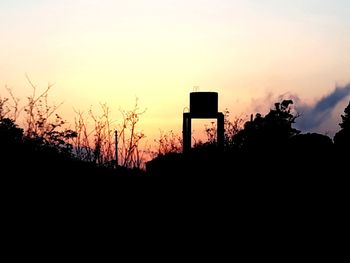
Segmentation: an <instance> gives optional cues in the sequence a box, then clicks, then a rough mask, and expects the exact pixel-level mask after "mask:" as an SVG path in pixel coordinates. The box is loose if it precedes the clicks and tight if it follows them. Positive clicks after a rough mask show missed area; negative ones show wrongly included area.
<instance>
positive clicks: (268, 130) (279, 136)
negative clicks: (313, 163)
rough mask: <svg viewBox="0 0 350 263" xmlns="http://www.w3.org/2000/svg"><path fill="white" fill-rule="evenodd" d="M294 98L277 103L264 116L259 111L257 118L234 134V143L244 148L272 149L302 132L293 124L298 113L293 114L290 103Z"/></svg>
mask: <svg viewBox="0 0 350 263" xmlns="http://www.w3.org/2000/svg"><path fill="white" fill-rule="evenodd" d="M291 104H293V101H292V100H283V101H282V102H281V103H275V108H274V109H271V110H270V112H269V113H268V114H267V115H266V116H265V117H263V116H262V115H261V114H260V113H257V114H256V116H255V118H254V119H253V118H252V119H251V121H248V122H246V123H245V124H244V129H243V130H241V131H240V132H238V133H237V134H236V136H234V139H233V141H234V144H235V145H236V146H237V147H238V148H239V149H242V150H248V151H250V150H258V149H264V148H266V149H268V148H269V149H272V148H275V147H279V146H281V145H283V144H285V143H286V142H287V140H288V139H289V138H291V137H292V136H294V135H297V134H299V133H300V131H298V130H296V129H294V128H293V127H292V124H293V123H294V122H295V119H296V118H297V117H298V115H293V114H292V112H291V107H290V105H291Z"/></svg>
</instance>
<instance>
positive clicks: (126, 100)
mask: <svg viewBox="0 0 350 263" xmlns="http://www.w3.org/2000/svg"><path fill="white" fill-rule="evenodd" d="M13 2H15V3H13ZM349 14H350V4H349V2H348V1H343V0H338V1H327V0H317V1H315V0H305V1H300V0H296V1H276V0H266V1H254V0H248V1H243V0H242V1H241V0H237V1H234V0H233V1H229V0H221V1H217V0H187V1H185V0H177V1H172V0H147V1H146V0H144V1H142V0H139V1H137V0H128V1H118V0H115V1H112V0H104V1H100V0H99V1H97V0H85V1H68V0H62V1H50V0H47V1H43V0H28V1H21V0H19V1H6V0H5V1H2V2H1V3H0V32H1V41H0V91H1V93H0V94H1V95H2V96H4V95H3V94H5V91H4V90H5V89H4V88H5V86H6V85H7V86H8V87H10V88H12V89H13V90H14V92H15V93H16V94H17V95H18V96H19V97H22V96H23V97H25V96H26V95H27V94H29V93H30V88H29V85H28V83H27V81H26V78H25V74H28V75H29V76H30V78H31V79H32V80H33V82H34V83H36V84H37V85H38V87H40V88H41V89H44V88H45V86H47V83H55V86H54V88H53V91H52V94H51V97H52V98H53V100H54V101H56V102H60V101H64V106H63V107H62V108H61V111H62V112H63V114H64V116H65V117H66V119H68V120H70V119H71V118H72V115H73V107H74V108H75V109H81V110H85V111H87V109H88V108H89V107H90V105H95V106H96V107H97V106H98V103H100V102H107V103H108V105H109V106H110V107H111V109H112V111H113V112H114V113H115V118H120V116H119V115H118V110H119V108H124V109H126V108H130V107H132V105H133V103H134V98H135V96H137V97H138V98H139V101H140V106H141V107H142V108H147V112H146V114H145V115H144V118H143V119H142V129H143V130H144V131H145V133H146V134H148V135H149V136H150V137H152V136H155V135H156V134H158V130H159V129H162V130H170V129H173V130H177V131H178V132H180V131H181V121H182V119H181V118H182V112H183V108H184V107H186V106H188V97H189V95H188V94H189V92H191V91H192V90H193V86H199V90H200V91H217V92H219V100H220V101H219V104H220V109H221V110H223V109H225V108H229V109H230V111H231V112H232V115H240V114H241V113H247V114H250V112H249V111H250V110H251V109H252V105H251V103H252V99H255V98H261V97H264V96H265V94H266V93H268V92H273V93H274V94H276V95H279V94H283V93H286V92H291V93H294V94H298V95H299V96H300V98H301V99H302V100H304V101H305V102H309V103H311V102H312V101H313V100H315V99H317V98H319V97H321V96H323V95H324V94H326V93H328V92H330V91H331V90H332V89H333V88H334V85H335V83H339V84H345V83H347V82H349V81H350V53H349V47H350V20H349V19H348V17H349Z"/></svg>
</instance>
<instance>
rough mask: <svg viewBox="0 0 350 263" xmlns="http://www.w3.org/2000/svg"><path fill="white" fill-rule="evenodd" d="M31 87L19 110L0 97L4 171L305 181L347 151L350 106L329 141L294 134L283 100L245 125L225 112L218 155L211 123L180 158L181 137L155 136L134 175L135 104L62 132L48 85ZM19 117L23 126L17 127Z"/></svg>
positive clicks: (83, 117)
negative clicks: (39, 90)
mask: <svg viewBox="0 0 350 263" xmlns="http://www.w3.org/2000/svg"><path fill="white" fill-rule="evenodd" d="M31 87H32V89H33V92H32V95H31V96H29V97H28V98H27V103H26V105H25V106H23V107H22V108H20V107H19V99H17V98H16V97H15V96H14V95H13V94H12V92H11V91H9V92H10V93H9V94H10V96H9V97H10V98H0V146H1V148H0V154H1V156H0V157H1V161H2V164H1V166H2V170H3V171H10V172H7V173H20V174H41V175H45V176H50V174H51V173H52V172H55V173H60V174H61V175H68V174H69V175H70V176H78V175H81V176H84V175H86V174H95V175H102V174H104V175H119V176H120V175H142V174H144V175H156V176H175V177H177V178H181V177H186V178H192V177H193V178H195V177H198V176H201V177H203V176H209V177H213V176H216V177H223V176H226V177H228V178H231V179H232V178H235V180H240V179H242V178H245V179H247V178H250V177H251V176H253V177H254V178H255V177H259V178H266V176H274V178H284V179H286V178H289V179H290V178H292V177H294V178H295V177H300V175H301V174H303V173H306V174H307V177H304V178H303V179H302V180H306V178H315V176H320V175H321V174H329V175H331V174H334V173H336V172H337V171H338V169H340V167H341V162H342V161H344V160H345V159H346V158H347V157H346V154H347V152H348V149H349V146H350V117H349V114H350V102H349V105H348V106H347V107H346V108H345V110H344V114H343V115H341V118H342V122H341V123H340V124H339V125H340V128H341V129H340V131H339V132H337V133H336V135H335V137H334V143H333V141H332V139H331V138H329V137H328V136H326V135H321V134H317V133H307V134H301V132H300V131H299V130H297V129H295V128H294V127H293V124H294V123H295V122H297V119H298V117H299V114H298V113H296V112H295V111H294V110H293V108H292V107H291V106H292V104H293V101H292V100H283V101H281V102H278V103H275V104H274V107H273V108H272V109H271V110H270V111H269V112H268V113H267V114H266V115H262V114H261V113H257V114H256V115H255V116H254V117H253V116H251V118H250V120H248V121H246V122H245V123H244V120H243V119H242V118H236V119H234V120H233V121H231V120H230V118H229V112H228V111H227V110H226V111H225V113H224V115H225V123H224V125H225V138H224V139H225V142H224V149H223V150H220V149H219V148H218V147H217V146H216V144H217V141H216V138H217V137H216V133H217V127H216V124H215V123H212V124H211V126H206V127H205V132H206V135H207V142H205V143H197V144H195V146H194V148H193V149H192V150H191V151H190V152H189V153H186V154H183V153H182V136H180V135H178V134H176V133H174V132H172V131H170V132H161V134H160V137H159V139H158V140H156V141H155V142H156V143H157V149H156V151H155V152H153V157H154V159H153V160H151V161H149V162H148V163H147V173H146V172H144V171H142V170H141V168H143V166H144V163H145V158H144V155H145V154H146V151H145V150H144V149H141V148H140V143H141V142H142V140H143V139H144V138H145V134H144V133H143V132H141V131H139V130H138V123H139V120H140V116H142V114H143V113H144V112H145V111H144V110H140V109H139V106H138V103H137V100H136V103H135V105H134V108H133V109H131V110H129V111H124V110H121V113H122V123H121V126H119V127H116V126H115V121H113V120H111V118H110V109H109V107H108V106H107V105H106V104H101V105H100V106H101V114H95V113H94V112H93V110H92V108H91V109H90V110H89V111H88V113H87V114H85V113H84V112H80V111H77V112H76V113H77V115H76V119H75V127H74V129H68V128H66V127H67V125H66V124H67V123H66V121H65V120H64V119H63V118H62V117H61V116H60V115H58V113H57V109H58V108H59V106H55V105H49V103H48V92H49V90H50V88H51V86H49V87H48V88H47V89H46V90H45V91H44V92H42V93H39V94H37V92H36V88H35V86H34V85H33V84H31ZM20 118H22V120H24V125H23V127H20V126H19V125H18V120H19V119H20ZM116 131H117V137H116V136H115V135H116V134H115V132H116ZM116 140H117V141H116ZM117 144H118V146H119V147H118V152H119V154H118V155H117V151H116V148H115V147H116V145H117ZM148 154H149V152H148ZM117 161H118V165H117ZM289 179H288V180H289ZM286 180H287V179H286ZM312 180H314V179H312Z"/></svg>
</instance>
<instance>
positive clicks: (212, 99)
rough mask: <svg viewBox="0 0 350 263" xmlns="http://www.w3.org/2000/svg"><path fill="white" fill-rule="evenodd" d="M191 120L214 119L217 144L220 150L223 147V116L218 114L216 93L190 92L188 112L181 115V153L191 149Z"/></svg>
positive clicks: (220, 113)
mask: <svg viewBox="0 0 350 263" xmlns="http://www.w3.org/2000/svg"><path fill="white" fill-rule="evenodd" d="M192 119H216V120H217V143H218V147H219V148H220V149H223V147H224V133H225V129H224V114H223V113H222V112H218V93H217V92H191V93H190V112H185V113H183V126H182V135H183V152H184V153H185V152H188V151H189V150H190V149H191V133H192V128H191V126H192V125H191V124H192Z"/></svg>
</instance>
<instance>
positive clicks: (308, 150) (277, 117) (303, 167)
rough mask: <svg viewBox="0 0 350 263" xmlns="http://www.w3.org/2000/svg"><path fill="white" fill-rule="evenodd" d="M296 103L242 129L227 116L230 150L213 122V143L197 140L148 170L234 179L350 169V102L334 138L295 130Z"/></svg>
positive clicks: (152, 163)
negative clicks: (218, 138) (188, 149)
mask: <svg viewBox="0 0 350 263" xmlns="http://www.w3.org/2000/svg"><path fill="white" fill-rule="evenodd" d="M292 104H293V101H292V100H283V101H282V102H280V103H276V104H275V105H274V108H273V109H271V110H270V112H269V113H268V114H266V115H265V116H263V115H262V114H260V113H258V114H256V115H255V116H251V119H250V120H249V121H247V122H245V123H244V125H243V127H242V128H241V129H240V128H239V126H238V127H237V122H236V123H231V122H230V121H228V120H226V121H225V132H226V134H225V147H224V151H219V150H218V148H217V147H216V139H215V138H216V136H215V133H216V127H215V126H213V127H210V128H207V130H206V131H207V133H208V138H209V141H208V142H206V143H201V144H197V145H195V147H194V148H193V149H192V151H191V152H190V153H188V154H180V153H176V152H172V153H167V154H163V155H161V156H158V157H157V158H155V159H154V160H152V161H150V162H149V163H148V164H147V168H148V169H147V170H148V172H149V173H151V174H154V175H174V176H180V175H184V176H193V177H198V176H199V177H201V176H202V177H203V176H209V177H212V176H231V177H234V178H243V177H245V178H249V176H253V177H259V176H260V177H261V178H263V177H266V176H277V177H279V178H296V177H298V176H301V175H303V176H304V177H303V178H310V177H317V176H319V177H321V176H324V175H328V176H337V175H339V174H343V173H345V174H346V173H348V171H347V169H346V168H345V170H343V168H344V164H345V163H346V162H347V161H348V158H349V149H350V117H349V115H350V102H349V105H348V106H347V107H346V108H345V110H344V114H343V115H341V118H342V122H341V123H340V124H339V125H340V130H339V131H338V132H337V133H336V134H335V136H334V138H333V140H332V138H330V137H329V136H327V135H322V134H317V133H306V134H302V133H301V131H299V130H297V129H295V128H294V127H293V124H294V123H295V122H296V121H297V120H298V117H299V114H297V113H295V112H293V111H292V108H291V105H292ZM235 124H236V125H235ZM229 127H231V129H229ZM344 171H345V172H344Z"/></svg>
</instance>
